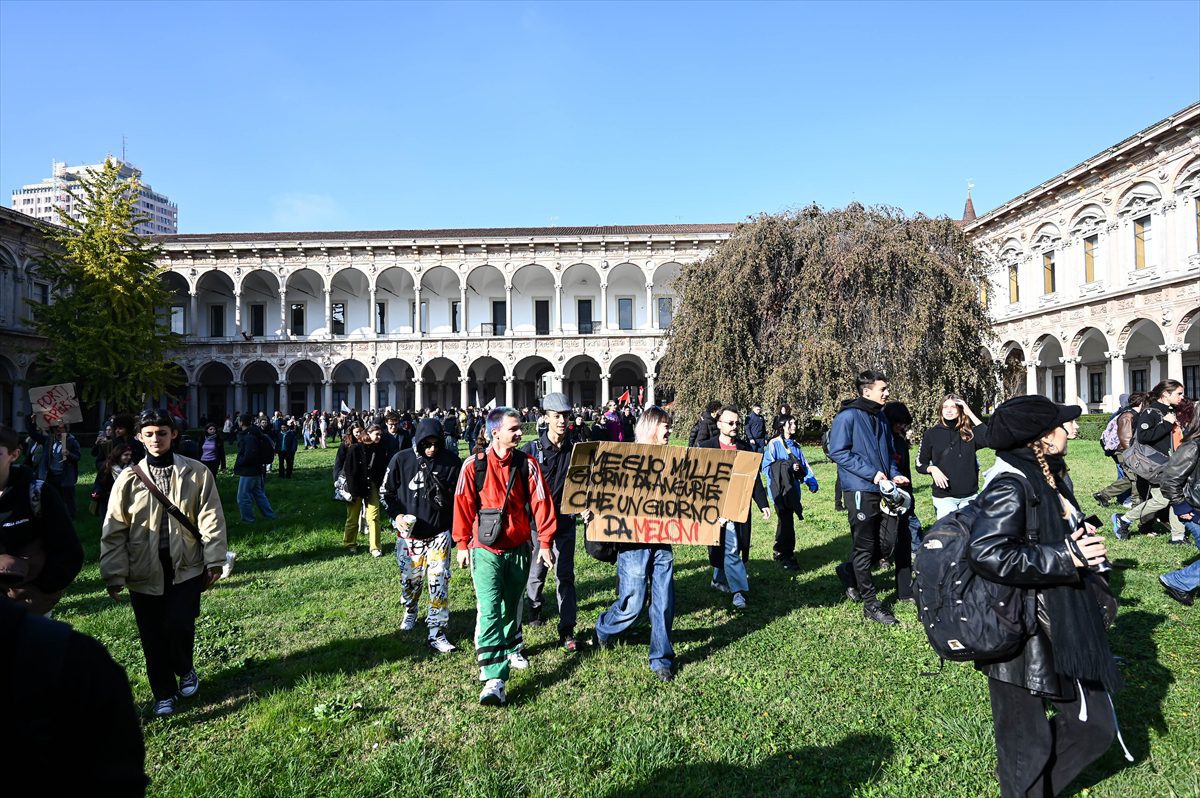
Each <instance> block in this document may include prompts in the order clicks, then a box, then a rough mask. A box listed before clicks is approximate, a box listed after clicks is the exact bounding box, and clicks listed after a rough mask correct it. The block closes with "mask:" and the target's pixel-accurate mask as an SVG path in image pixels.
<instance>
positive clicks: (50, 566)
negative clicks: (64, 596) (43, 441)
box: [0, 465, 83, 595]
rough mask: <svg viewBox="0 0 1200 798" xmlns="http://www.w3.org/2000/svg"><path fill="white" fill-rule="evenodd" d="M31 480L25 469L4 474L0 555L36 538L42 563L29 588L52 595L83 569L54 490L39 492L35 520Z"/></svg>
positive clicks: (78, 546) (77, 544) (76, 540)
mask: <svg viewBox="0 0 1200 798" xmlns="http://www.w3.org/2000/svg"><path fill="white" fill-rule="evenodd" d="M32 479H33V473H32V472H31V471H30V470H29V469H28V468H26V467H25V466H18V465H14V466H13V467H12V468H11V469H10V470H9V472H8V488H7V489H6V490H5V491H4V495H3V496H0V552H6V553H9V554H14V553H16V552H18V551H21V550H22V549H24V548H25V547H26V546H27V545H28V544H30V543H32V542H33V541H34V540H35V539H40V540H41V541H42V550H43V551H44V552H45V555H46V564H45V565H43V566H42V572H41V573H40V574H39V575H38V576H37V578H35V579H34V580H33V585H34V586H35V587H37V588H40V589H41V590H43V591H44V592H46V593H56V592H58V591H59V590H63V589H65V588H66V587H67V585H69V584H71V582H72V581H74V579H75V577H76V576H77V575H78V574H79V571H80V569H82V568H83V545H82V544H80V542H79V537H78V536H77V535H76V534H75V524H74V522H72V521H71V518H70V516H68V515H67V509H66V506H65V505H64V504H63V500H62V496H61V495H60V494H59V493H58V491H56V490H45V489H43V490H41V491H40V494H39V495H40V496H41V513H40V514H38V515H37V516H36V517H35V513H34V512H33V506H32V505H31V504H30V497H29V485H30V482H31V481H32ZM0 595H3V592H2V591H0Z"/></svg>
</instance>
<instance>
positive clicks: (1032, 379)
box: [1021, 360, 1041, 396]
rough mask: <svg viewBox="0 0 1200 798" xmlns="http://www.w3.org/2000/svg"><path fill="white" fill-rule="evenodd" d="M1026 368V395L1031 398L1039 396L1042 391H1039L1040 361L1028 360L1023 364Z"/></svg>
mask: <svg viewBox="0 0 1200 798" xmlns="http://www.w3.org/2000/svg"><path fill="white" fill-rule="evenodd" d="M1021 365H1023V366H1024V367H1025V393H1027V394H1029V395H1030V396H1037V395H1038V394H1039V393H1041V391H1039V390H1038V381H1037V370H1038V366H1039V365H1041V361H1038V360H1026V361H1025V362H1024V363H1022V364H1021Z"/></svg>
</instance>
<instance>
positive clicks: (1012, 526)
mask: <svg viewBox="0 0 1200 798" xmlns="http://www.w3.org/2000/svg"><path fill="white" fill-rule="evenodd" d="M1030 484H1032V485H1033V487H1034V489H1035V490H1036V491H1037V492H1038V496H1037V500H1036V501H1037V506H1036V508H1035V511H1036V512H1037V519H1038V526H1039V529H1042V530H1046V529H1052V528H1053V527H1054V525H1056V524H1062V523H1063V519H1062V516H1061V513H1060V512H1059V499H1058V496H1057V494H1056V493H1055V492H1054V491H1053V490H1052V489H1051V488H1050V486H1049V485H1047V484H1046V483H1045V482H1043V481H1041V480H1038V481H1037V482H1031V483H1030ZM1025 501H1026V497H1025V489H1024V488H1023V487H1022V486H1021V484H1020V483H1019V482H1017V480H1016V479H1014V478H1012V477H1008V478H1005V477H1004V476H1002V475H1000V476H997V477H996V478H995V479H994V480H993V481H992V482H990V483H989V484H988V485H987V487H986V488H985V490H983V491H982V492H981V493H980V494H979V496H978V498H976V499H975V505H976V506H977V507H978V508H979V512H978V515H977V516H976V519H975V523H974V525H973V528H972V531H971V545H970V548H969V556H970V558H971V567H972V568H973V569H974V570H975V571H976V572H977V573H979V574H980V575H982V576H984V577H985V578H987V579H990V580H992V581H994V582H1000V583H1002V584H1006V585H1016V586H1018V587H1025V588H1031V589H1030V590H1028V591H1027V593H1026V601H1027V605H1026V617H1033V616H1034V615H1036V617H1037V619H1038V623H1037V631H1036V632H1035V633H1034V634H1033V636H1031V637H1030V638H1029V640H1028V641H1027V642H1026V643H1025V647H1024V648H1023V649H1022V650H1021V652H1020V653H1019V654H1017V655H1016V656H1014V657H1012V658H1010V659H1007V660H1003V661H991V662H977V663H976V668H978V669H979V670H980V671H982V672H983V673H985V674H987V676H988V677H989V678H992V679H997V680H999V681H1002V682H1006V683H1008V684H1015V685H1019V686H1021V687H1024V688H1026V689H1028V690H1032V691H1034V692H1036V693H1040V694H1043V695H1048V696H1062V695H1064V692H1063V691H1062V690H1061V689H1060V687H1059V677H1058V675H1057V674H1056V673H1055V670H1054V651H1053V647H1052V645H1051V642H1050V641H1051V637H1050V632H1049V628H1048V627H1049V624H1048V622H1047V617H1046V613H1045V611H1044V607H1043V606H1042V599H1041V594H1040V592H1039V589H1040V588H1053V587H1057V586H1060V585H1073V584H1078V583H1079V581H1080V579H1081V576H1080V571H1079V569H1078V568H1076V567H1075V564H1074V562H1073V561H1072V560H1071V555H1070V553H1068V551H1067V546H1066V543H1065V542H1062V541H1060V542H1058V543H1053V544H1051V543H1031V542H1030V541H1029V539H1028V537H1027V535H1026V510H1025Z"/></svg>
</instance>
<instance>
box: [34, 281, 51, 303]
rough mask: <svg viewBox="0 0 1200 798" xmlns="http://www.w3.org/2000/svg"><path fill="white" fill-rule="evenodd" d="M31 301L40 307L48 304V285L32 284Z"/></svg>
mask: <svg viewBox="0 0 1200 798" xmlns="http://www.w3.org/2000/svg"><path fill="white" fill-rule="evenodd" d="M33 301H35V302H37V303H39V304H41V305H49V304H50V283H34V284H33Z"/></svg>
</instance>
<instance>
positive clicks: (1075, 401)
mask: <svg viewBox="0 0 1200 798" xmlns="http://www.w3.org/2000/svg"><path fill="white" fill-rule="evenodd" d="M1060 359H1061V360H1062V364H1063V373H1064V375H1065V376H1066V379H1065V380H1064V382H1065V385H1066V391H1065V396H1063V401H1064V404H1068V405H1080V406H1082V407H1084V408H1085V409H1086V408H1087V404H1086V403H1085V402H1084V401H1083V397H1081V396H1080V395H1079V361H1080V360H1081V358H1079V357H1064V358H1060Z"/></svg>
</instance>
